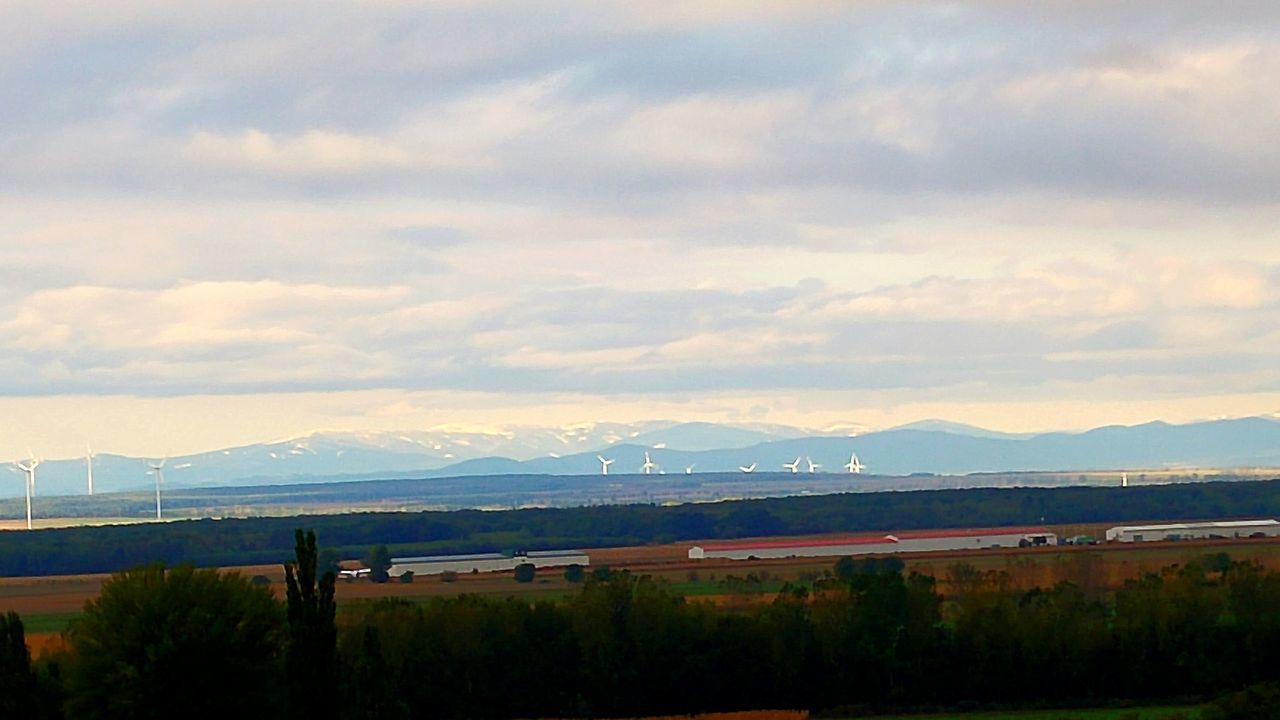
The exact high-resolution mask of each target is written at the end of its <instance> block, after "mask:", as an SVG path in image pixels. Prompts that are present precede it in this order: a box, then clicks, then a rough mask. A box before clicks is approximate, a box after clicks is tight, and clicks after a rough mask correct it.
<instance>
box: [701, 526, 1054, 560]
mask: <svg viewBox="0 0 1280 720" xmlns="http://www.w3.org/2000/svg"><path fill="white" fill-rule="evenodd" d="M1057 543H1058V537H1057V535H1055V534H1054V533H1052V532H1050V531H1049V530H1048V529H1046V528H1042V527H1020V528H983V529H969V530H919V531H911V532H901V533H894V534H891V535H862V536H854V537H843V538H825V539H816V540H759V541H755V542H733V543H713V544H707V545H695V546H694V547H691V548H689V559H690V560H702V559H704V558H723V559H728V560H752V559H755V560H765V559H769V558H791V557H828V556H831V557H843V556H845V555H877V554H890V553H909V552H934V551H945V550H980V549H984V548H1013V547H1029V546H1040V545H1056V544H1057Z"/></svg>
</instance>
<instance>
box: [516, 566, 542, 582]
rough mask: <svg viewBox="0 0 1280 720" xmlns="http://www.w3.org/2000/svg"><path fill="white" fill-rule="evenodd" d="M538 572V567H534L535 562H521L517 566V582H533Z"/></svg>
mask: <svg viewBox="0 0 1280 720" xmlns="http://www.w3.org/2000/svg"><path fill="white" fill-rule="evenodd" d="M537 574H538V569H537V568H536V567H534V565H533V563H520V564H519V565H517V566H516V572H515V575H516V582H520V583H527V582H533V578H534V576H535V575H537Z"/></svg>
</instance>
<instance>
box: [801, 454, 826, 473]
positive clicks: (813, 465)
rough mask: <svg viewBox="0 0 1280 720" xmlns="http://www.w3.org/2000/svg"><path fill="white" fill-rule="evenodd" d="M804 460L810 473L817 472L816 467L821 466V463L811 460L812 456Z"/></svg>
mask: <svg viewBox="0 0 1280 720" xmlns="http://www.w3.org/2000/svg"><path fill="white" fill-rule="evenodd" d="M804 461H805V462H807V463H809V473H810V474H812V473H816V472H818V468H820V467H822V466H821V465H819V464H818V463H816V462H814V461H813V458H811V457H806V458H805V459H804Z"/></svg>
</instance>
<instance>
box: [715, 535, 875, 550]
mask: <svg viewBox="0 0 1280 720" xmlns="http://www.w3.org/2000/svg"><path fill="white" fill-rule="evenodd" d="M894 542H897V540H896V539H894V538H892V537H890V536H888V535H862V536H859V537H844V538H815V539H813V540H764V541H761V542H737V543H716V544H711V545H702V546H701V547H702V549H703V550H750V549H752V548H761V549H764V548H789V547H830V546H833V545H879V544H882V543H894Z"/></svg>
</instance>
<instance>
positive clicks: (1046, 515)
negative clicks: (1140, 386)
mask: <svg viewBox="0 0 1280 720" xmlns="http://www.w3.org/2000/svg"><path fill="white" fill-rule="evenodd" d="M1276 515H1280V480H1268V481H1257V482H1205V483H1191V484H1180V485H1156V486H1143V487H1130V488H1099V487H1066V488H999V489H966V490H922V491H913V492H880V493H851V494H841V495H823V496H805V497H788V498H769V499H761V500H740V501H731V502H718V503H693V504H685V505H677V506H670V507H662V506H656V505H613V506H599V507H579V508H554V509H526V510H510V511H501V512H486V511H480V510H459V511H452V512H412V513H406V512H398V513H391V512H388V513H352V514H345V515H313V516H303V517H302V518H299V517H255V518H238V519H232V518H228V519H221V520H187V521H174V522H168V523H160V524H143V525H115V526H107V527H79V528H60V529H50V530H37V531H30V532H27V531H12V532H0V575H7V576H20V575H55V574H69V573H88V572H115V571H118V570H123V569H125V568H129V567H133V566H136V565H139V564H144V563H149V562H154V561H159V562H163V563H165V564H167V565H170V566H172V565H178V564H190V565H194V566H196V567H221V566H229V565H252V564H263V563H277V562H284V561H285V560H287V559H288V558H289V557H290V556H291V553H292V547H293V528H294V527H295V526H296V525H298V524H299V523H304V524H306V525H307V526H309V527H313V528H315V529H316V531H317V532H318V533H320V535H321V536H322V537H324V538H325V539H326V543H327V546H328V547H331V548H333V549H334V550H336V551H337V552H338V553H339V554H340V555H341V556H342V557H360V556H361V555H362V554H363V553H364V551H365V550H366V549H367V548H368V547H370V546H371V545H378V544H383V545H387V546H388V547H389V548H390V550H391V552H392V554H393V555H397V556H403V555H427V554H446V553H470V552H510V551H513V550H539V549H562V548H592V547H620V546H630V545H645V544H651V543H667V542H677V541H682V540H701V539H717V538H719V539H729V538H740V537H756V536H777V535H800V534H816V533H829V532H863V531H867V532H872V531H887V530H910V529H917V528H946V527H996V526H1006V525H1029V524H1039V523H1097V522H1115V523H1122V522H1132V521H1142V520H1161V521H1174V520H1182V519H1222V518H1232V517H1268V516H1276Z"/></svg>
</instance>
